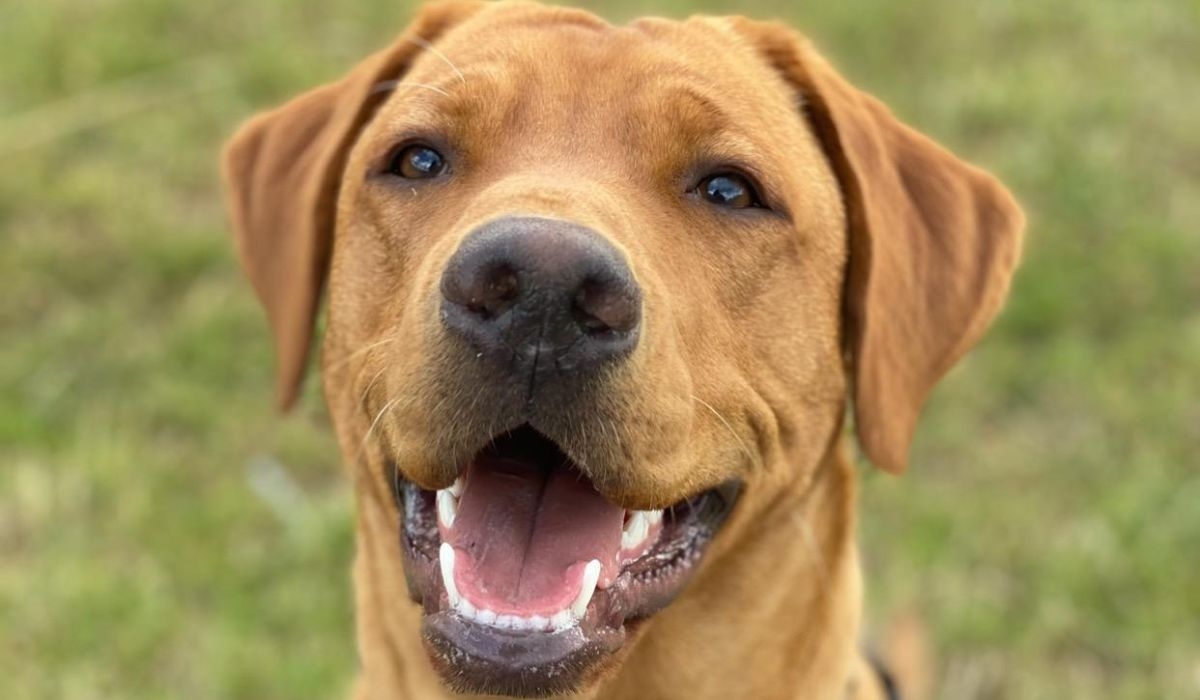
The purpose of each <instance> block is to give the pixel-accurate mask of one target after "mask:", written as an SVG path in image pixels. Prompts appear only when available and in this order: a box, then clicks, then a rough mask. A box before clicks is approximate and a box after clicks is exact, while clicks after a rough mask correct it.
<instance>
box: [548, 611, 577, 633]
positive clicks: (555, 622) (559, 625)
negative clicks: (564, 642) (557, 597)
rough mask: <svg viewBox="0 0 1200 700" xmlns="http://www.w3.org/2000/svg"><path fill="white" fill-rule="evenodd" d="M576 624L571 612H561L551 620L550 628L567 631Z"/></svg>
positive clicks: (555, 614)
mask: <svg viewBox="0 0 1200 700" xmlns="http://www.w3.org/2000/svg"><path fill="white" fill-rule="evenodd" d="M574 624H575V620H574V619H573V618H572V617H571V611H570V610H559V611H558V612H556V613H554V616H553V617H551V618H550V626H551V627H553V628H554V629H555V630H565V629H567V628H568V627H570V626H571V625H574Z"/></svg>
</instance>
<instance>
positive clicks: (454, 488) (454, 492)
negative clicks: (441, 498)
mask: <svg viewBox="0 0 1200 700" xmlns="http://www.w3.org/2000/svg"><path fill="white" fill-rule="evenodd" d="M446 490H447V491H449V492H450V495H451V496H454V497H455V498H458V497H459V496H461V495H462V492H463V479H462V477H461V476H460V477H458V478H457V479H455V480H454V483H453V484H450V488H448V489H446Z"/></svg>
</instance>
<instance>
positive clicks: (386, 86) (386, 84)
mask: <svg viewBox="0 0 1200 700" xmlns="http://www.w3.org/2000/svg"><path fill="white" fill-rule="evenodd" d="M402 86H409V87H419V88H425V89H426V90H433V91H434V92H436V93H438V94H439V95H443V96H445V97H449V96H450V93H448V92H446V91H445V90H443V89H441V88H440V87H438V86H437V85H429V84H426V83H414V82H411V81H408V80H384V81H383V82H381V83H375V86H374V87H372V88H371V94H372V95H378V94H379V93H381V92H389V91H391V90H395V89H396V88H398V87H402Z"/></svg>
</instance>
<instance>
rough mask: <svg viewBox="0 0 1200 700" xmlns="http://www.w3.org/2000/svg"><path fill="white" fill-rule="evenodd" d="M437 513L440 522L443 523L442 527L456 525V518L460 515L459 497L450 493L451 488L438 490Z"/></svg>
mask: <svg viewBox="0 0 1200 700" xmlns="http://www.w3.org/2000/svg"><path fill="white" fill-rule="evenodd" d="M437 514H438V522H440V523H441V524H442V527H445V528H450V527H453V526H454V518H455V517H457V516H458V499H457V498H455V497H454V494H452V493H450V490H449V489H442V490H440V491H438V492H437Z"/></svg>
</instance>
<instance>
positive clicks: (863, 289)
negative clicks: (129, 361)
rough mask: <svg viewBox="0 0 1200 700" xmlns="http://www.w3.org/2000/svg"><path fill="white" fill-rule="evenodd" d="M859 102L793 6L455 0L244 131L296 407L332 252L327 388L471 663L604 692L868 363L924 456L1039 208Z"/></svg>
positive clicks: (257, 248) (263, 279) (360, 471)
mask: <svg viewBox="0 0 1200 700" xmlns="http://www.w3.org/2000/svg"><path fill="white" fill-rule="evenodd" d="M850 91H852V89H851V88H849V87H848V86H847V85H846V84H845V83H844V82H842V81H840V79H838V78H837V76H836V74H834V73H833V72H832V71H831V69H829V68H828V67H827V66H826V65H825V64H824V63H823V62H821V61H820V59H819V58H817V57H816V56H815V54H812V53H811V49H809V48H807V47H806V46H804V45H803V44H801V43H799V42H798V41H797V40H796V39H795V38H794V37H793V36H792V35H790V34H788V33H786V32H784V31H783V30H780V29H779V28H777V27H772V26H767V25H754V24H750V23H746V22H743V21H739V20H693V21H689V22H687V23H674V22H666V21H643V22H639V23H636V24H634V25H632V26H630V27H624V28H614V27H611V26H609V25H607V24H605V23H603V22H601V21H599V20H597V19H595V18H593V17H591V16H589V15H586V14H583V13H579V12H574V11H566V10H561V9H549V8H543V7H540V6H535V5H529V4H508V3H501V4H497V5H487V6H485V5H482V4H474V3H454V4H446V5H438V6H435V7H432V8H430V9H427V10H426V11H425V12H424V13H423V15H422V17H421V18H419V19H418V21H417V23H416V24H415V25H414V27H412V28H411V29H410V31H409V33H408V34H407V35H406V36H405V38H403V39H402V40H401V41H400V42H398V43H397V44H396V45H395V46H394V47H392V48H391V49H388V50H387V51H385V52H383V53H381V54H379V55H377V56H375V57H373V58H372V59H370V60H368V61H367V62H366V63H364V64H363V65H362V66H360V67H359V68H358V69H356V71H355V72H354V73H352V74H351V75H350V76H349V77H348V78H347V79H345V80H344V81H342V82H341V83H339V84H335V85H333V86H329V87H326V88H322V89H321V90H318V91H316V92H314V93H310V94H309V95H307V96H305V97H302V98H300V99H299V100H298V101H297V102H295V103H293V104H292V105H289V106H288V107H284V108H282V109H281V110H279V111H276V112H274V113H272V114H270V115H267V116H265V117H260V118H259V120H257V121H256V122H253V123H252V124H251V125H249V126H248V127H246V129H245V130H244V131H243V132H242V134H241V135H239V137H238V139H236V140H235V142H234V144H233V146H232V147H231V148H230V151H229V155H228V162H229V166H228V168H229V169H228V172H229V178H230V180H231V182H232V183H233V186H234V191H233V196H234V209H235V218H236V219H237V223H238V225H239V231H240V232H241V239H240V241H241V246H242V253H243V259H244V260H245V261H246V263H247V267H248V268H249V270H250V273H251V277H252V279H253V280H254V281H255V284H256V286H257V287H258V290H259V292H260V294H261V295H262V296H263V299H264V302H265V303H266V305H267V308H268V312H269V313H270V314H271V317H272V322H273V325H274V327H275V330H276V333H277V335H278V336H279V348H280V360H281V382H282V390H283V397H284V400H285V401H288V400H290V398H291V396H293V395H294V385H295V383H296V381H297V380H298V378H299V376H300V372H301V371H302V367H303V360H304V356H305V353H306V348H307V344H308V336H309V334H310V333H311V326H312V317H313V314H314V313H315V309H316V298H317V294H318V293H319V290H320V286H321V281H322V279H323V278H324V276H325V274H326V270H328V308H329V312H328V314H329V315H328V327H327V330H326V334H325V351H324V353H323V357H322V369H323V380H324V388H325V395H326V399H327V401H328V403H329V406H330V410H331V413H332V416H333V419H334V423H335V426H336V429H337V432H338V435H339V439H340V441H341V443H342V447H343V450H344V453H345V455H346V458H347V459H348V460H349V461H350V462H351V463H352V465H353V467H354V469H355V470H357V476H358V479H359V482H360V484H365V485H367V486H366V487H364V488H359V489H358V493H359V495H360V498H368V499H372V500H373V501H375V502H376V504H379V503H386V507H387V508H388V509H389V510H390V511H391V512H393V513H395V517H396V518H397V519H398V522H400V523H401V525H400V533H401V536H400V538H399V541H398V542H397V544H396V548H395V557H397V558H400V557H403V559H404V566H405V573H406V576H407V579H408V582H409V590H410V594H411V596H412V597H413V599H414V600H416V601H418V602H419V603H420V604H421V605H422V607H423V610H424V612H425V621H424V635H425V638H426V642H427V647H428V649H429V651H430V654H431V658H432V659H433V661H434V664H435V666H436V667H437V668H438V669H439V671H440V672H441V673H442V674H443V677H444V678H446V679H447V680H448V681H449V682H451V683H452V684H454V685H456V686H457V687H459V688H460V689H466V690H472V691H479V692H498V691H503V692H515V693H520V694H545V693H549V692H556V691H563V690H568V689H572V688H578V687H580V686H581V685H584V684H587V683H589V682H593V681H594V680H595V679H596V678H597V676H598V674H599V672H600V671H602V670H603V669H605V668H606V667H608V666H610V665H611V664H612V663H614V662H615V660H617V659H619V654H616V653H615V652H617V651H618V650H619V649H620V648H621V647H622V645H623V643H624V642H625V638H626V635H627V634H632V633H636V632H637V630H638V628H639V626H640V625H641V624H642V623H643V621H646V620H648V619H651V618H652V616H653V614H654V613H655V612H657V611H658V610H660V609H661V608H662V607H664V606H665V605H667V604H668V603H669V602H670V601H671V600H672V599H673V598H674V597H676V596H678V595H680V594H681V593H682V592H685V591H686V583H687V582H688V580H689V578H690V577H692V576H693V575H695V574H696V573H697V572H698V571H702V570H703V569H704V567H706V566H711V565H712V562H713V561H714V560H718V559H719V558H720V557H721V556H722V552H723V551H726V550H728V549H729V548H732V547H738V546H742V545H745V544H746V543H748V542H751V541H752V540H753V537H754V534H753V530H754V527H755V523H756V520H757V518H758V516H760V515H761V514H762V513H763V512H764V510H765V509H766V508H767V507H768V506H769V504H772V503H776V502H778V501H779V500H780V498H781V495H782V494H789V493H794V494H799V493H801V492H802V491H803V488H804V485H805V484H806V482H807V481H808V480H809V479H810V477H811V476H812V474H813V473H814V471H815V470H816V469H817V466H818V465H819V464H820V463H821V461H822V459H823V458H824V457H826V456H827V455H828V453H829V451H830V449H831V447H832V445H834V444H835V442H836V440H837V438H838V435H839V433H840V427H841V421H842V415H843V412H844V409H845V405H846V395H847V387H848V385H849V384H850V383H851V381H854V383H855V386H856V389H857V391H858V394H857V396H856V399H857V406H856V410H857V411H858V417H859V430H860V435H861V437H862V439H863V441H864V444H865V446H866V447H867V449H868V453H869V454H870V455H871V456H872V457H873V458H874V459H875V460H876V461H877V462H880V463H882V464H884V465H885V466H889V467H892V468H899V467H900V466H901V465H902V464H903V455H904V452H905V451H906V448H907V441H908V439H909V436H910V434H911V429H912V420H913V419H915V414H916V411H917V409H918V408H919V405H920V402H921V400H922V399H923V397H924V393H925V392H926V391H927V390H928V388H929V386H931V385H932V383H933V381H935V380H936V378H937V376H938V375H940V374H941V373H942V372H944V371H945V369H946V368H947V367H948V366H949V363H950V362H952V361H953V359H955V358H956V357H957V356H958V355H960V354H961V353H962V352H963V351H965V349H966V346H967V345H969V343H970V342H971V341H973V340H974V337H976V336H977V335H978V334H979V333H980V332H981V331H982V323H986V320H987V318H988V317H990V316H991V314H992V313H993V312H994V309H995V306H996V305H997V304H998V302H999V296H1001V295H1002V294H1003V289H1004V287H1005V286H1006V284H1007V278H1008V273H1009V270H1010V269H1011V265H1012V261H1013V259H1014V258H1015V249H1016V240H1017V233H1016V232H1017V230H1018V229H1019V214H1018V212H1017V210H1016V208H1015V206H1014V205H1013V204H1012V203H1011V201H1010V200H1009V199H1008V198H1007V195H1006V194H1005V193H1004V192H1003V191H1002V190H1000V189H999V188H998V186H996V185H995V183H994V181H991V180H990V179H989V178H987V177H986V176H984V175H982V174H981V173H979V172H978V171H974V170H971V169H969V168H968V167H967V166H965V165H963V164H961V163H960V162H958V161H956V160H954V159H953V158H952V157H951V156H949V155H948V154H946V153H945V152H943V151H940V150H938V149H936V147H935V146H932V144H929V143H928V142H926V141H924V140H923V139H921V138H920V137H919V136H916V135H915V134H913V133H912V132H909V131H907V130H906V129H905V128H904V127H902V126H900V125H899V124H898V123H896V122H894V120H892V119H891V117H890V115H887V114H886V112H883V111H877V108H878V105H877V103H874V102H873V101H869V98H866V97H865V96H861V94H860V93H857V92H850ZM843 92H845V93H846V94H842V93H843ZM855 100H861V103H857V102H854V101H855ZM806 111H807V114H806ZM851 121H852V122H853V123H848V122H851ZM888 159H892V160H888ZM880 168H882V169H881V170H880ZM910 170H911V174H909V173H908V172H907V171H910ZM897 173H899V178H900V179H899V180H897ZM889 178H890V179H889ZM872 194H874V195H875V196H876V197H878V198H879V199H880V200H881V201H882V200H887V201H882V203H883V204H884V205H885V206H883V207H880V206H878V205H876V204H873V202H872V201H871V200H869V199H868V198H869V197H870V196H871V195H872ZM289 198H290V199H289ZM297 199H298V200H299V201H296V200H297ZM885 229H886V230H885ZM335 231H336V233H334V232H335ZM848 231H849V235H848ZM885 234H886V235H889V236H891V237H892V238H893V239H894V240H892V241H891V242H887V243H880V242H878V240H879V239H878V236H882V235H885ZM951 234H953V235H951ZM873 237H875V238H873ZM955 237H957V238H955ZM923 238H924V239H928V240H923ZM906 256H908V257H907V258H906ZM856 265H858V267H857V268H856V267H855V266H856ZM888 265H891V266H897V265H898V266H899V268H898V269H891V268H889V267H887V266H888ZM930 266H932V267H933V270H932V272H930V271H929V268H930ZM939 266H941V267H939ZM942 268H944V269H942ZM926 287H930V289H926ZM899 294H907V295H908V298H907V299H905V298H895V299H892V300H891V301H890V302H889V303H890V304H891V308H890V309H884V308H878V309H877V310H876V313H878V314H881V315H884V314H895V317H894V318H886V317H885V318H879V319H876V318H871V319H868V318H867V317H868V313H867V310H868V309H870V308H872V307H878V306H879V305H880V304H881V302H880V301H879V298H880V297H889V296H894V295H899ZM939 298H942V301H938V299H939ZM980 319H982V321H981V320H980ZM914 346H915V347H914ZM848 358H849V360H850V364H849V366H848V365H847V360H848ZM393 498H394V499H395V500H394V502H393V501H392V499H393ZM735 506H736V507H735ZM731 513H732V516H731ZM390 604H394V605H405V604H407V603H405V602H403V601H394V602H392V603H390Z"/></svg>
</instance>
